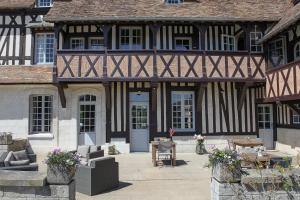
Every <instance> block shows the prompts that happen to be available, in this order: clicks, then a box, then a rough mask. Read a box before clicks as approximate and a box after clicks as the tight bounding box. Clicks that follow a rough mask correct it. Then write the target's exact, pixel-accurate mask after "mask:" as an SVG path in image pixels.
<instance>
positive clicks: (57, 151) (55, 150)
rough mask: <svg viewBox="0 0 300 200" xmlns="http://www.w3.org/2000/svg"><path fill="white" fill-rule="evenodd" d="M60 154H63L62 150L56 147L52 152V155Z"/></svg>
mask: <svg viewBox="0 0 300 200" xmlns="http://www.w3.org/2000/svg"><path fill="white" fill-rule="evenodd" d="M60 152H61V150H60V148H59V147H55V148H54V149H53V150H52V154H58V153H60Z"/></svg>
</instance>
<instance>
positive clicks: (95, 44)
mask: <svg viewBox="0 0 300 200" xmlns="http://www.w3.org/2000/svg"><path fill="white" fill-rule="evenodd" d="M89 49H104V38H103V37H90V38H89Z"/></svg>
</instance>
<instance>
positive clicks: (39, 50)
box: [35, 33, 54, 63]
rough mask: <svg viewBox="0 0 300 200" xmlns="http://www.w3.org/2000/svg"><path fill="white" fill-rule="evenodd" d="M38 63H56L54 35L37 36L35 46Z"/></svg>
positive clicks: (41, 34) (43, 34)
mask: <svg viewBox="0 0 300 200" xmlns="http://www.w3.org/2000/svg"><path fill="white" fill-rule="evenodd" d="M35 55H36V63H53V61H54V34H52V33H39V34H36V46H35Z"/></svg>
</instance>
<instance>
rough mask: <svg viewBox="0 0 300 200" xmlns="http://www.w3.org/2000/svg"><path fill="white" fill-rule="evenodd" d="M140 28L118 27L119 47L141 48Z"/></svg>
mask: <svg viewBox="0 0 300 200" xmlns="http://www.w3.org/2000/svg"><path fill="white" fill-rule="evenodd" d="M142 48H143V43H142V28H141V27H121V28H120V49H142Z"/></svg>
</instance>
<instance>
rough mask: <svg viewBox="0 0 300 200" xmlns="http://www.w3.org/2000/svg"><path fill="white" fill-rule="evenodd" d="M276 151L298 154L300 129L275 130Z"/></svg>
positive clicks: (299, 149) (299, 151) (299, 150)
mask: <svg viewBox="0 0 300 200" xmlns="http://www.w3.org/2000/svg"><path fill="white" fill-rule="evenodd" d="M276 149H277V150H280V151H283V152H286V153H289V154H293V155H297V154H298V153H300V129H289V128H277V142H276Z"/></svg>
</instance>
